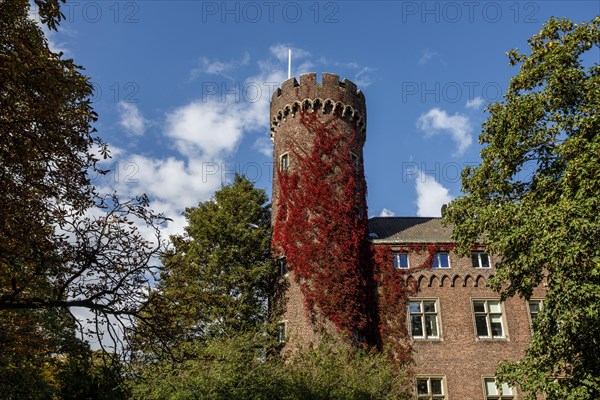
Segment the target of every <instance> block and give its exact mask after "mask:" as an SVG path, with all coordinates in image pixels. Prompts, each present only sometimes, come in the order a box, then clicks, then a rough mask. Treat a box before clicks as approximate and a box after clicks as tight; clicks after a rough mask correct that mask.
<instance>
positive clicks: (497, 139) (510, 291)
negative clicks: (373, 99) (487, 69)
mask: <svg viewBox="0 0 600 400" xmlns="http://www.w3.org/2000/svg"><path fill="white" fill-rule="evenodd" d="M599 24H600V17H596V18H595V19H594V20H593V21H591V22H589V23H582V24H573V23H572V22H571V21H569V20H567V19H551V20H549V21H548V22H547V23H546V24H545V25H544V27H543V28H542V30H541V31H540V32H539V34H537V35H534V36H533V37H532V38H531V39H530V40H529V44H530V46H531V53H530V54H529V55H526V54H521V53H519V52H518V51H517V50H512V51H510V52H509V53H508V56H509V60H510V63H511V65H520V70H519V73H518V74H517V75H516V76H515V77H514V78H513V79H512V80H511V82H510V86H509V88H508V91H507V93H506V94H505V98H504V101H503V102H501V103H495V104H491V105H490V106H489V107H488V111H489V113H490V117H489V119H488V120H487V121H486V122H485V123H484V125H483V130H482V132H481V135H480V142H481V143H482V144H484V145H485V147H484V148H483V150H482V152H481V157H482V162H481V165H479V166H478V167H475V168H468V169H466V170H465V171H464V173H463V192H464V193H465V195H464V196H462V197H459V198H458V199H457V200H455V201H454V202H453V203H452V204H451V205H450V206H449V208H448V212H447V216H448V220H449V221H451V222H453V223H455V229H454V235H455V238H456V239H457V240H458V244H459V246H458V249H459V251H461V252H462V253H466V252H468V250H469V248H470V246H471V244H472V243H473V242H474V241H475V240H476V239H477V238H481V239H483V242H485V243H487V244H488V249H489V251H491V252H493V253H496V254H499V255H501V256H502V259H501V262H499V263H498V264H497V265H496V269H497V274H496V276H495V278H494V279H493V281H492V286H493V287H494V288H495V289H497V290H499V291H502V296H503V298H506V297H509V296H513V295H516V294H518V295H521V296H524V297H526V298H528V297H529V296H530V295H531V293H532V290H533V288H534V287H535V286H537V285H539V284H541V283H542V282H543V281H544V280H546V281H547V290H548V291H547V295H546V299H545V300H544V303H543V310H542V312H541V313H540V314H539V316H538V318H537V319H536V323H535V333H534V335H533V339H532V341H531V343H530V344H529V346H528V348H527V352H526V355H525V357H524V358H523V359H522V360H521V361H519V362H516V363H507V364H504V365H503V366H502V367H501V368H500V370H499V372H500V377H501V379H503V380H507V381H509V382H510V383H518V384H519V385H520V386H521V388H523V389H524V390H526V391H528V392H530V393H532V398H533V396H534V395H533V394H535V393H546V395H547V398H549V399H561V400H562V399H597V398H600V246H599V245H598V243H600V213H599V212H598V210H600V117H599V116H598V112H599V106H600V74H599V73H600V66H599V65H598V46H599V45H600V31H599V29H598V25H599Z"/></svg>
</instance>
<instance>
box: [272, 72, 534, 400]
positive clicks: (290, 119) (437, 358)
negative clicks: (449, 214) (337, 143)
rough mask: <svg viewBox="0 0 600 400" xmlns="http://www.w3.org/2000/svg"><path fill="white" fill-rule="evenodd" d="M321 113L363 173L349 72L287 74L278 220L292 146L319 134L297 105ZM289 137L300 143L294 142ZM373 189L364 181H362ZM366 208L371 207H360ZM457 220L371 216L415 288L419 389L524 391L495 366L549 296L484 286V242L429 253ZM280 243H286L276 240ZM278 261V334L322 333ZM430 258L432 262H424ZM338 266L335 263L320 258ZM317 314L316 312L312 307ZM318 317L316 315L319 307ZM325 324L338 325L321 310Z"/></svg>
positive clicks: (466, 395) (513, 395)
mask: <svg viewBox="0 0 600 400" xmlns="http://www.w3.org/2000/svg"><path fill="white" fill-rule="evenodd" d="M303 111H309V112H312V113H316V114H317V115H318V118H319V119H321V120H323V121H330V120H332V119H336V120H337V121H336V125H337V127H338V128H337V129H340V130H341V131H342V132H344V133H345V134H346V135H345V137H346V138H347V139H348V141H349V142H350V148H351V152H352V156H353V157H355V158H356V159H357V160H359V161H360V162H358V163H357V166H358V167H359V169H358V171H357V173H358V174H362V176H364V171H363V167H362V157H363V152H362V147H363V145H364V142H365V138H366V103H365V98H364V95H363V94H362V93H361V92H360V91H359V90H358V89H357V87H356V85H354V84H353V83H352V82H350V81H348V80H344V81H342V82H340V81H339V78H338V76H337V75H334V74H327V73H324V74H323V76H322V81H321V83H318V82H317V77H316V74H314V73H311V74H304V75H301V77H300V83H298V82H297V81H296V79H295V78H291V79H288V80H287V81H285V82H284V83H283V85H282V87H281V88H280V89H278V90H277V91H276V92H275V93H274V94H273V97H272V101H271V138H272V140H273V144H274V165H275V174H274V180H273V221H275V220H276V218H277V214H278V210H279V196H280V187H279V183H278V179H277V176H278V174H280V173H282V172H285V171H288V170H293V169H294V168H295V162H294V159H293V154H294V151H293V150H296V151H297V150H306V149H309V148H310V146H311V143H312V142H313V140H314V134H315V133H314V132H310V131H309V130H308V129H307V128H306V127H305V126H304V125H303V124H302V123H300V121H299V118H297V117H296V116H297V113H298V112H303ZM290 146H292V147H294V146H295V149H292V148H290ZM356 190H358V191H366V187H360V186H359V187H357V189H356ZM356 212H357V213H363V212H364V210H357V211H356ZM450 234H451V227H444V226H443V225H442V223H441V219H440V218H416V217H385V218H384V217H378V218H372V219H370V220H369V238H370V240H371V244H372V245H373V246H374V247H375V248H377V247H380V248H381V249H385V251H387V252H390V253H391V254H390V257H389V259H390V260H391V261H390V262H391V263H392V264H393V267H394V268H395V269H396V270H398V274H401V276H402V279H403V283H404V285H406V287H407V288H417V289H416V291H412V293H411V294H410V296H409V298H408V299H406V307H405V309H399V310H398V313H404V315H403V316H404V318H403V319H405V320H406V331H407V335H408V338H406V339H407V340H409V341H410V342H411V344H412V359H413V361H414V372H415V381H414V389H415V398H417V399H460V400H468V399H515V400H516V399H521V398H522V394H521V393H520V392H519V389H518V388H509V387H508V386H507V385H499V387H496V384H495V382H494V372H495V369H496V366H497V364H498V362H499V361H501V360H516V359H519V358H520V357H521V356H522V355H523V352H524V349H525V347H526V345H527V343H528V341H529V339H530V337H531V332H532V331H531V329H532V325H531V321H532V318H535V312H536V310H537V309H538V308H539V307H540V306H541V303H542V300H543V298H544V288H543V287H538V288H537V289H536V290H535V292H534V294H533V296H532V297H531V299H530V300H529V301H527V300H525V299H522V298H518V297H515V298H511V299H508V300H507V301H505V302H503V303H502V302H500V301H499V300H500V296H499V294H498V293H496V292H494V291H493V290H491V289H490V288H488V287H487V285H486V284H487V281H488V280H489V279H490V278H491V277H492V276H493V274H494V269H495V268H494V264H495V261H496V260H494V259H493V258H492V257H490V256H489V255H488V254H487V253H485V248H483V247H481V248H479V249H477V248H476V247H475V248H476V249H477V251H474V252H473V253H472V254H471V257H463V258H459V257H458V256H457V255H456V254H455V253H454V252H453V251H451V250H445V251H438V252H436V253H435V254H434V255H433V261H431V258H432V256H431V255H430V254H429V253H427V252H426V251H421V249H426V248H431V245H434V246H438V248H446V249H451V248H452V245H453V242H452V240H451V238H450ZM274 248H275V251H276V252H277V249H278V248H280V244H278V243H274ZM277 256H278V257H279V260H280V264H281V275H282V277H281V281H280V282H281V283H284V285H283V286H280V287H285V290H284V291H283V293H281V297H280V299H281V301H282V302H283V304H284V308H283V315H282V317H281V321H282V324H281V329H282V331H281V339H282V340H286V341H288V347H293V346H294V343H310V342H314V341H317V340H318V336H319V331H318V329H316V326H317V324H315V321H314V320H311V317H309V314H308V313H307V312H306V307H305V301H304V295H303V292H302V291H301V289H300V286H299V284H298V283H297V282H296V280H295V279H294V277H293V274H294V272H293V266H291V268H287V267H286V265H285V254H282V253H281V252H279V253H278V254H277ZM423 263H429V264H431V265H428V266H427V268H422V267H419V268H417V266H422V264H423ZM323 267H324V268H331V267H332V266H323ZM313 318H314V317H313ZM318 318H319V317H318ZM320 318H321V321H319V322H320V324H318V325H319V326H320V327H323V326H325V327H327V326H330V327H331V323H329V322H328V321H326V320H323V318H322V317H320Z"/></svg>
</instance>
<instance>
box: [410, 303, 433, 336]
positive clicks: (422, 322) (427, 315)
mask: <svg viewBox="0 0 600 400" xmlns="http://www.w3.org/2000/svg"><path fill="white" fill-rule="evenodd" d="M408 309H409V314H410V334H411V336H412V338H413V339H439V338H440V332H439V320H438V307H437V302H436V301H435V300H412V301H410V302H409V304H408Z"/></svg>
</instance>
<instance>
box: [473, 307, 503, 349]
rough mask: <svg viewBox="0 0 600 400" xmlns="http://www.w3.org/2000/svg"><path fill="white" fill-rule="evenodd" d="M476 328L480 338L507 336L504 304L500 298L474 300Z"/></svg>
mask: <svg viewBox="0 0 600 400" xmlns="http://www.w3.org/2000/svg"><path fill="white" fill-rule="evenodd" d="M473 313H474V314H475V330H476V331H477V336H478V337H479V338H484V339H485V338H487V339H503V338H505V337H506V336H505V330H504V319H503V317H502V304H501V303H500V301H499V300H473Z"/></svg>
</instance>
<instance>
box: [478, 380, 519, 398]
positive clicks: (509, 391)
mask: <svg viewBox="0 0 600 400" xmlns="http://www.w3.org/2000/svg"><path fill="white" fill-rule="evenodd" d="M483 387H484V391H485V400H506V399H513V398H514V390H513V388H511V387H510V386H508V384H506V383H502V384H498V382H496V379H495V378H483Z"/></svg>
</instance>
